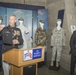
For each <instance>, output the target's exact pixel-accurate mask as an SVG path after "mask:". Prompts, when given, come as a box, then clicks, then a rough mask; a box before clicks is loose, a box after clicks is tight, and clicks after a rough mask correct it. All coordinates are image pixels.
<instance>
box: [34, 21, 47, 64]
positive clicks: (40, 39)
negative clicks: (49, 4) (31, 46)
mask: <svg viewBox="0 0 76 75" xmlns="http://www.w3.org/2000/svg"><path fill="white" fill-rule="evenodd" d="M39 24H40V28H37V30H36V33H35V44H36V46H45V45H46V29H45V28H44V27H43V26H44V21H43V20H40V22H39ZM44 61H45V58H44ZM39 64H42V65H44V62H40V63H39Z"/></svg>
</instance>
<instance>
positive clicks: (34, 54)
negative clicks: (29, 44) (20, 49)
mask: <svg viewBox="0 0 76 75" xmlns="http://www.w3.org/2000/svg"><path fill="white" fill-rule="evenodd" d="M41 57H42V49H41V48H37V49H33V50H25V51H24V53H23V61H27V60H34V59H38V58H41Z"/></svg>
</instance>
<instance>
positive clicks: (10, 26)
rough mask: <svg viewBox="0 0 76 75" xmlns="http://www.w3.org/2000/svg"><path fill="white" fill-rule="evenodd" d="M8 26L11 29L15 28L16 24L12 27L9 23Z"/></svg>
mask: <svg viewBox="0 0 76 75" xmlns="http://www.w3.org/2000/svg"><path fill="white" fill-rule="evenodd" d="M8 27H9V28H11V29H14V28H16V25H15V26H14V27H11V26H10V25H9V26H8Z"/></svg>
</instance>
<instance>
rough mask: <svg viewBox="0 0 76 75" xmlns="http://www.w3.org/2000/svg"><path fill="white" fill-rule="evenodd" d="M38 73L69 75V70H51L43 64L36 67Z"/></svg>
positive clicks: (40, 74) (43, 74) (42, 74)
mask: <svg viewBox="0 0 76 75" xmlns="http://www.w3.org/2000/svg"><path fill="white" fill-rule="evenodd" d="M38 75H69V72H68V71H66V70H64V69H62V68H60V70H58V71H53V70H49V69H48V67H45V66H44V67H42V68H39V69H38Z"/></svg>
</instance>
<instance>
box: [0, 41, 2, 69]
mask: <svg viewBox="0 0 76 75" xmlns="http://www.w3.org/2000/svg"><path fill="white" fill-rule="evenodd" d="M0 68H2V41H0Z"/></svg>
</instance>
